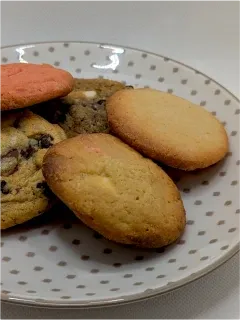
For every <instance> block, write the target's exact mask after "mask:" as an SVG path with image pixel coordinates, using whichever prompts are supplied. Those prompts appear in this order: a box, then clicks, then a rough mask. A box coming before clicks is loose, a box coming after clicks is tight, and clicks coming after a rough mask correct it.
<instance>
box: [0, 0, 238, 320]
mask: <svg viewBox="0 0 240 320" xmlns="http://www.w3.org/2000/svg"><path fill="white" fill-rule="evenodd" d="M1 6H2V12H1V28H2V32H1V33H2V34H1V45H2V46H5V45H11V44H19V43H22V44H23V43H27V42H39V41H51V40H53V41H57V40H59V41H61V40H65V41H66V40H68V41H71V40H74V41H77V40H81V41H96V42H107V43H113V44H120V45H127V46H131V47H136V48H140V49H146V50H147V51H153V52H156V53H160V54H163V55H166V56H168V57H171V58H174V59H176V60H179V61H181V62H184V63H186V64H188V65H191V66H192V67H195V68H197V69H199V70H200V71H202V72H204V73H206V74H207V75H209V76H210V77H212V78H214V79H215V80H217V81H218V82H220V83H221V84H222V85H224V86H225V87H227V88H228V89H229V90H230V91H232V92H233V93H234V94H235V95H238V96H239V31H238V30H239V2H237V1H236V2H148V3H147V2H56V3H55V2H45V1H41V2H21V1H16V2H2V5H1ZM1 316H2V318H3V319H13V318H15V319H23V318H25V319H31V318H33V319H46V318H52V319H57V318H58V319H59V318H60V319H64V318H65V319H66V318H75V319H77V318H78V319H79V318H88V319H93V318H100V319H101V318H102V319H108V318H120V319H121V318H122V319H124V318H130V319H141V318H142V319H144V318H152V319H160V318H167V319H171V318H178V319H189V318H190V319H196V318H202V319H217V318H218V319H219V318H225V319H239V255H238V254H237V255H236V256H235V257H233V258H232V259H231V260H230V261H228V262H227V263H226V264H225V265H223V266H222V267H220V268H219V269H217V270H215V271H214V272H212V273H211V274H209V275H206V276H205V277H203V278H202V279H200V280H198V281H195V282H194V283H192V284H189V285H187V286H186V287H183V288H181V289H179V290H176V291H174V292H172V293H169V294H166V295H163V296H160V297H158V298H154V299H150V300H147V301H144V302H140V303H133V304H129V305H125V306H120V307H109V308H101V309H92V310H53V309H51V310H47V309H40V308H28V307H22V306H15V305H9V304H5V303H3V304H2V310H1Z"/></svg>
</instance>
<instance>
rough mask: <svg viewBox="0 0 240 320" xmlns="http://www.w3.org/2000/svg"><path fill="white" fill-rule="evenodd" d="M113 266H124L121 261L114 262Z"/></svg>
mask: <svg viewBox="0 0 240 320" xmlns="http://www.w3.org/2000/svg"><path fill="white" fill-rule="evenodd" d="M113 266H114V267H115V268H119V267H121V266H122V264H121V263H119V262H116V263H114V264H113Z"/></svg>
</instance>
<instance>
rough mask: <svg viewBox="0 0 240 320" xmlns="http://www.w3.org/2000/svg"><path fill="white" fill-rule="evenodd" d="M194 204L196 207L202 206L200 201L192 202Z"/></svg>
mask: <svg viewBox="0 0 240 320" xmlns="http://www.w3.org/2000/svg"><path fill="white" fill-rule="evenodd" d="M194 204H195V205H196V206H200V205H201V204H202V201H201V200H196V201H195V202H194Z"/></svg>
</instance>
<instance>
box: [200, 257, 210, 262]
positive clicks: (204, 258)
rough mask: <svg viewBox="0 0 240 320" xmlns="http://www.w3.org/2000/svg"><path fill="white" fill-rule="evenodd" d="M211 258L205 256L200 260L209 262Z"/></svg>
mask: <svg viewBox="0 0 240 320" xmlns="http://www.w3.org/2000/svg"><path fill="white" fill-rule="evenodd" d="M208 258H209V257H208V256H204V257H202V258H201V259H200V260H201V261H204V260H207V259H208Z"/></svg>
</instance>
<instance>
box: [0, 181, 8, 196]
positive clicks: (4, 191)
mask: <svg viewBox="0 0 240 320" xmlns="http://www.w3.org/2000/svg"><path fill="white" fill-rule="evenodd" d="M1 192H2V194H9V192H10V190H9V188H8V186H7V182H6V181H5V180H1Z"/></svg>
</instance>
